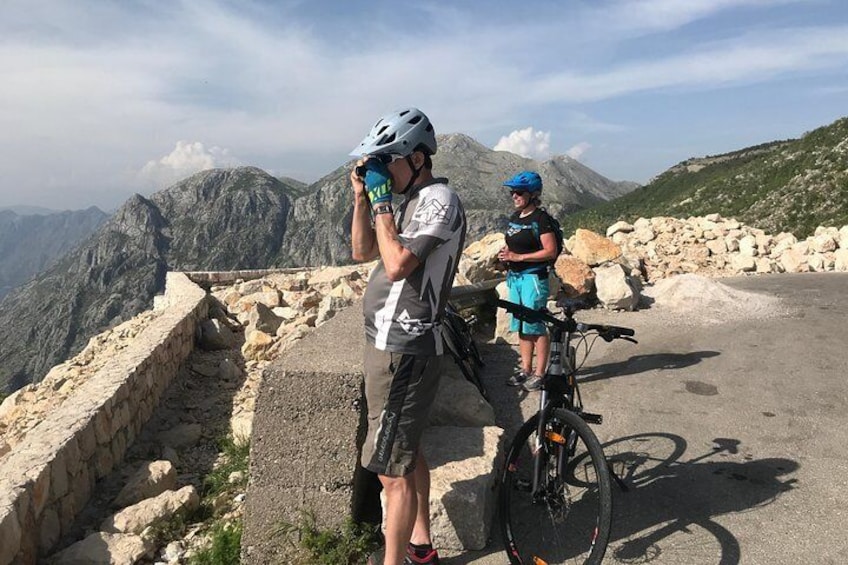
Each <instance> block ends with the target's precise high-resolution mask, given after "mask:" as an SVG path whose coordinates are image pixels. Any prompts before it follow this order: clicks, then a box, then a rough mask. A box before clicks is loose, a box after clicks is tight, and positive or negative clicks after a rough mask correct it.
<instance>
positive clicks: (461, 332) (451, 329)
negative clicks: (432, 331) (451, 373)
mask: <svg viewBox="0 0 848 565" xmlns="http://www.w3.org/2000/svg"><path fill="white" fill-rule="evenodd" d="M476 321H477V318H476V317H475V316H469V317H467V318H464V317H462V316H461V315H460V314H459V312H457V310H456V309H455V308H454V307H453V305H452V304H451V303H450V302H448V304H447V306H446V307H445V314H444V317H443V318H442V341H443V343H444V345H445V349H446V350H447V351H448V352H449V353H450V355H451V357H453V360H454V362H455V363H456V364H457V366H459V370H460V371H462V374H463V376H464V377H465V379H466V380H467V381H468V382H470V383H471V384H473V385H474V386H475V387H477V390H479V391H480V394H481V395H482V396H483V398H485V399H486V400H489V393H488V391H487V390H486V387H485V385H484V384H483V381H482V379H481V378H480V368H481V367H483V357H482V356H481V355H480V351H479V350H478V349H477V344H476V343H475V342H474V337H473V336H472V328H473V327H474V323H475V322H476Z"/></svg>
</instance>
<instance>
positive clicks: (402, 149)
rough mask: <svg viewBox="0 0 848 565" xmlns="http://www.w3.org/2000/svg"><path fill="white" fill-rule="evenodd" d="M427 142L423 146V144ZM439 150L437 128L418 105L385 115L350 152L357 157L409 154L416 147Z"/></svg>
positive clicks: (416, 148)
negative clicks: (435, 128)
mask: <svg viewBox="0 0 848 565" xmlns="http://www.w3.org/2000/svg"><path fill="white" fill-rule="evenodd" d="M422 146H423V147H422ZM423 149H426V152H427V153H428V154H429V155H434V154H435V153H436V132H435V131H434V130H433V124H431V123H430V120H429V119H428V118H427V116H426V115H425V114H424V112H422V111H421V110H419V109H418V108H406V109H404V110H398V111H397V112H392V113H391V114H388V115H386V116H383V117H382V118H380V119H379V120H377V123H376V124H374V127H372V128H371V131H370V132H369V133H368V135H367V136H365V139H363V140H362V142H361V143H360V144H359V146H358V147H357V148H356V149H354V150H353V151H351V152H350V154H351V156H353V157H362V156H363V155H376V154H380V153H393V154H396V155H401V156H403V157H406V156H407V155H410V154H412V152H413V151H415V150H423Z"/></svg>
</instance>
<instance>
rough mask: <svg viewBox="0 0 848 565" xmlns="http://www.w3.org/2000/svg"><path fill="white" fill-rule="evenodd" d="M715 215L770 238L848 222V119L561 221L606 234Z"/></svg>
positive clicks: (672, 173) (689, 166) (705, 164)
mask: <svg viewBox="0 0 848 565" xmlns="http://www.w3.org/2000/svg"><path fill="white" fill-rule="evenodd" d="M714 212H717V213H719V214H721V215H722V216H724V217H726V218H736V219H737V220H739V221H740V222H742V223H745V224H748V225H751V226H756V227H758V228H760V229H763V230H765V231H766V232H769V233H775V234H776V233H780V232H782V231H788V232H792V233H793V234H795V236H797V237H799V238H805V237H807V236H810V235H812V234H813V232H814V231H815V229H816V227H818V226H820V225H825V226H842V225H846V224H848V118H843V119H841V120H838V121H836V122H834V123H833V124H831V125H829V126H825V127H822V128H818V129H816V130H814V131H812V132H809V133H807V134H806V135H804V136H803V137H801V138H800V139H795V140H786V141H775V142H771V143H765V144H762V145H757V146H754V147H749V148H746V149H741V150H739V151H734V152H731V153H726V154H723V155H713V156H707V157H703V158H697V159H689V160H687V161H684V162H683V163H680V164H678V165H676V166H674V167H672V168H671V169H669V170H668V171H666V172H664V173H662V174H661V175H659V176H658V177H656V178H655V179H653V180H652V181H651V182H650V183H649V184H647V185H645V186H644V187H641V188H638V189H636V190H635V191H633V192H631V193H629V194H626V195H625V196H622V197H621V198H617V199H615V200H613V201H611V202H607V203H604V204H602V205H600V206H597V207H594V208H591V209H589V210H584V211H581V212H578V213H575V214H572V215H569V216H566V217H565V218H563V220H562V226H563V232H564V233H565V234H566V237H568V236H570V235H571V234H572V233H573V232H574V230H575V229H576V228H578V227H582V228H587V229H591V230H593V231H597V232H600V233H603V232H604V230H606V228H607V227H609V226H610V225H612V224H613V223H615V222H616V221H618V220H625V221H628V222H633V221H635V220H636V219H638V218H639V217H640V216H641V217H645V218H650V217H654V216H673V217H677V218H686V217H689V216H703V215H706V214H710V213H714Z"/></svg>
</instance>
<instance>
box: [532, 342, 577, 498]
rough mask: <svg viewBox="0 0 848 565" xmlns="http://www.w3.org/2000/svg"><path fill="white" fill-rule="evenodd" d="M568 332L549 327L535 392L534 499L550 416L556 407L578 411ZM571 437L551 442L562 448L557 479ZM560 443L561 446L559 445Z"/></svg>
mask: <svg viewBox="0 0 848 565" xmlns="http://www.w3.org/2000/svg"><path fill="white" fill-rule="evenodd" d="M571 336H572V333H571V332H567V331H564V330H562V329H560V328H552V330H551V351H550V359H549V361H548V367H547V370H546V371H545V378H544V380H543V383H542V390H541V391H540V393H539V424H538V426H539V427H538V429H537V430H536V440H537V442H538V443H537V445H536V457H535V460H534V462H533V486H532V491H531V492H532V496H533V497H534V498H535V497H537V496H539V495H540V489H542V488H543V487H544V485H543V484H542V471H543V469H542V460H543V458H542V457H541V456H540V455H547V453H546V450H547V446H546V445H545V442H543V441H542V438H545V437H547V430H546V428H547V426H548V423H549V422H550V414H551V412H552V411H553V410H554V409H556V408H565V409H566V410H570V411H572V412H576V413H578V414H579V412H580V408H579V407H577V406H575V404H574V399H575V396H576V395H575V392H576V388H577V379H576V378H575V373H576V363H575V350H574V348H573V347H571ZM563 351H565V356H566V357H565V359H566V362H567V367H565V368H564V367H563ZM573 440H574V438H572V437H567V438H562V437H560V438H557V440H555V443H556V444H557V445H561V446H562V447H561V448H559V449H558V453H557V471H558V476H562V473H563V471H564V469H565V465H566V463H567V462H568V459H567V456H568V453H569V451H570V450H571V449H573V447H574V446H573ZM560 442H562V443H560Z"/></svg>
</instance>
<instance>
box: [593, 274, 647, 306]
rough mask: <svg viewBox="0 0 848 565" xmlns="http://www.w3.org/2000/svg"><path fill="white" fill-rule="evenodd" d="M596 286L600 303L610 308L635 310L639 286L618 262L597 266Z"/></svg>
mask: <svg viewBox="0 0 848 565" xmlns="http://www.w3.org/2000/svg"><path fill="white" fill-rule="evenodd" d="M595 286H596V288H597V296H598V300H599V301H600V303H601V304H602V305H603V306H604V308H607V309H609V310H635V309H636V305H637V304H638V303H639V286H638V284H637V283H636V282H635V281H634V280H633V279H631V278H630V277H629V276H628V275H627V273H626V272H625V270H624V267H622V266H621V265H620V264H618V263H608V264H606V265H603V266H601V267H597V268H595Z"/></svg>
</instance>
